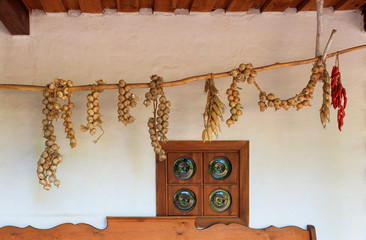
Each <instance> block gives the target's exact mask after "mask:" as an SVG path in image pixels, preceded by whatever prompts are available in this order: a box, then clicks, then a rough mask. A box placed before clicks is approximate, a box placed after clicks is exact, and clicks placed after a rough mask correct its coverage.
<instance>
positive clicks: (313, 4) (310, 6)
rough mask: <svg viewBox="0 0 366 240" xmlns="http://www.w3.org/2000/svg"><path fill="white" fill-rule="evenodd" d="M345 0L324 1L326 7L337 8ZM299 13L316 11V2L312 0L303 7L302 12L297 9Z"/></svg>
mask: <svg viewBox="0 0 366 240" xmlns="http://www.w3.org/2000/svg"><path fill="white" fill-rule="evenodd" d="M342 1H343V0H324V7H325V8H327V7H333V8H334V7H335V5H337V4H338V3H340V2H342ZM297 10H298V11H316V1H314V0H311V1H308V2H307V4H306V5H304V6H302V8H301V10H299V7H298V8H297Z"/></svg>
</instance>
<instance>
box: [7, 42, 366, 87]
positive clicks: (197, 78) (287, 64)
mask: <svg viewBox="0 0 366 240" xmlns="http://www.w3.org/2000/svg"><path fill="white" fill-rule="evenodd" d="M365 48H366V44H365V45H360V46H357V47H352V48H347V49H344V50H341V51H338V52H333V53H330V54H328V55H327V56H326V58H331V57H334V56H336V55H340V54H344V53H348V52H352V51H356V50H361V49H365ZM318 59H319V58H318V57H316V58H310V59H305V60H299V61H292V62H285V63H274V64H271V65H267V66H262V67H257V68H254V69H255V70H256V71H257V72H262V71H266V70H270V69H275V68H282V67H290V66H297V65H303V64H308V63H312V62H315V61H316V60H318ZM210 76H211V74H205V75H199V76H193V77H188V78H184V79H180V80H175V81H171V82H165V83H164V85H163V86H164V87H173V86H179V85H183V84H187V83H190V82H195V81H201V80H207V79H209V78H210ZM229 76H230V71H228V72H222V73H215V74H213V77H214V78H215V79H217V78H223V77H229ZM128 85H129V86H131V88H149V84H148V83H133V84H128ZM92 86H94V85H81V86H75V87H72V88H71V91H73V92H78V91H90V90H91V89H92ZM118 88H119V87H118V84H104V85H98V86H95V89H96V90H102V89H103V90H105V89H118ZM44 89H45V87H44V86H35V85H22V84H0V90H23V91H43V90H44Z"/></svg>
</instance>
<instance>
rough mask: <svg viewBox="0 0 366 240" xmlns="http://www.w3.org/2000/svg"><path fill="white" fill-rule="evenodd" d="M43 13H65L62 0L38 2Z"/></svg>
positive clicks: (42, 0)
mask: <svg viewBox="0 0 366 240" xmlns="http://www.w3.org/2000/svg"><path fill="white" fill-rule="evenodd" d="M40 1H41V5H42V7H43V10H44V11H45V12H66V8H65V6H64V3H63V2H62V0H52V1H50V0H40Z"/></svg>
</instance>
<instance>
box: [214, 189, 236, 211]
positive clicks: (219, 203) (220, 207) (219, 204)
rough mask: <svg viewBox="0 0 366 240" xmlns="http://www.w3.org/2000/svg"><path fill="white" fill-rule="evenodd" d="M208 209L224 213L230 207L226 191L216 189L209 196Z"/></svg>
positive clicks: (228, 194) (229, 199)
mask: <svg viewBox="0 0 366 240" xmlns="http://www.w3.org/2000/svg"><path fill="white" fill-rule="evenodd" d="M209 201H210V207H211V208H212V209H213V210H214V211H216V212H224V211H226V210H227V209H228V208H229V207H230V205H231V196H230V193H228V192H227V191H226V190H223V189H216V190H215V191H213V192H212V193H211V194H210V196H209Z"/></svg>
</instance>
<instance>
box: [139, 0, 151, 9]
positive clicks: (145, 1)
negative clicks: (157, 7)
mask: <svg viewBox="0 0 366 240" xmlns="http://www.w3.org/2000/svg"><path fill="white" fill-rule="evenodd" d="M139 4H140V8H154V0H140V3H139Z"/></svg>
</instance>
